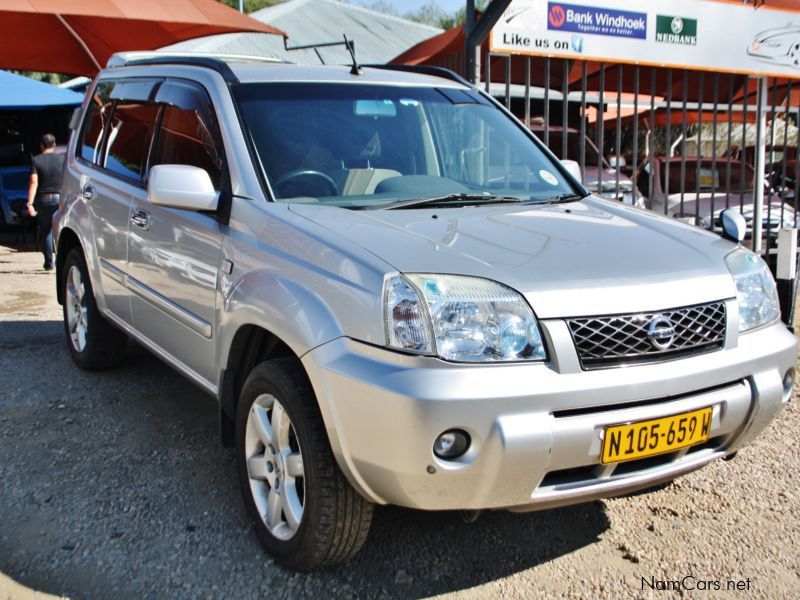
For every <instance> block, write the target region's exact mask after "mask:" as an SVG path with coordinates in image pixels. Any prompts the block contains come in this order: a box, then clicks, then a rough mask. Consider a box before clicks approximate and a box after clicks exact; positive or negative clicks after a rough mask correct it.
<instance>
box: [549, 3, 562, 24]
mask: <svg viewBox="0 0 800 600" xmlns="http://www.w3.org/2000/svg"><path fill="white" fill-rule="evenodd" d="M547 20H548V21H550V25H552V26H553V27H561V26H562V25H563V24H564V21H566V20H567V15H566V13H565V12H564V7H563V6H558V5H555V6H552V7H550V12H549V13H548V14H547Z"/></svg>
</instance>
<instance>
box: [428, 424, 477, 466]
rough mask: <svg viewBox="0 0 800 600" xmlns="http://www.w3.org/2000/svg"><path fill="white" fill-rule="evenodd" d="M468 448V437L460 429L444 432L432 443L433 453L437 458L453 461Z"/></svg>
mask: <svg viewBox="0 0 800 600" xmlns="http://www.w3.org/2000/svg"><path fill="white" fill-rule="evenodd" d="M467 448H469V435H468V434H467V433H466V432H464V431H461V430H460V429H451V430H449V431H445V432H444V433H443V434H442V435H440V436H439V437H438V438H436V441H435V442H433V453H434V454H435V455H436V456H438V457H439V458H444V459H446V460H453V459H454V458H458V457H459V456H461V455H463V454H464V453H465V452H466V451H467Z"/></svg>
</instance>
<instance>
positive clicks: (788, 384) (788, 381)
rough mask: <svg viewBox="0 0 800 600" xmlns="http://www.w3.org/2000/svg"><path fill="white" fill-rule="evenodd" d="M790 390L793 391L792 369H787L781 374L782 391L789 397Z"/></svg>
mask: <svg viewBox="0 0 800 600" xmlns="http://www.w3.org/2000/svg"><path fill="white" fill-rule="evenodd" d="M792 391H794V369H789V370H788V371H786V375H784V376H783V393H784V394H785V395H786V396H788V397H789V398H791V395H792Z"/></svg>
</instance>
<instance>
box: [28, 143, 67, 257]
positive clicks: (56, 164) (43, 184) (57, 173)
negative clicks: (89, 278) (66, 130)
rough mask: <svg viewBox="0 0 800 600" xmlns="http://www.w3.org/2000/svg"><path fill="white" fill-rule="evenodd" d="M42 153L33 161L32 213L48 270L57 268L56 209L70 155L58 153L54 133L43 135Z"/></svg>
mask: <svg viewBox="0 0 800 600" xmlns="http://www.w3.org/2000/svg"><path fill="white" fill-rule="evenodd" d="M40 147H41V149H42V153H41V154H39V155H37V156H34V157H33V161H32V162H31V181H30V186H29V187H28V214H29V215H30V216H32V217H37V221H38V224H39V240H40V241H41V244H42V254H44V269H45V271H52V270H53V232H52V229H53V213H54V212H56V209H57V208H58V199H59V193H60V190H61V171H63V169H64V160H65V159H66V156H65V155H63V154H56V153H55V149H56V138H55V136H54V135H53V134H52V133H45V134H44V135H43V136H42V140H41V144H40Z"/></svg>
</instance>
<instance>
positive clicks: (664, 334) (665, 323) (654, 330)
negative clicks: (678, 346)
mask: <svg viewBox="0 0 800 600" xmlns="http://www.w3.org/2000/svg"><path fill="white" fill-rule="evenodd" d="M647 339H649V340H650V343H651V344H652V345H653V348H655V349H656V350H666V349H667V348H669V347H670V346H671V345H672V342H673V340H674V339H675V326H674V325H673V324H672V321H670V320H669V319H668V318H667V317H665V316H664V315H656V316H655V317H653V319H652V320H651V321H650V324H649V325H648V326H647Z"/></svg>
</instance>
